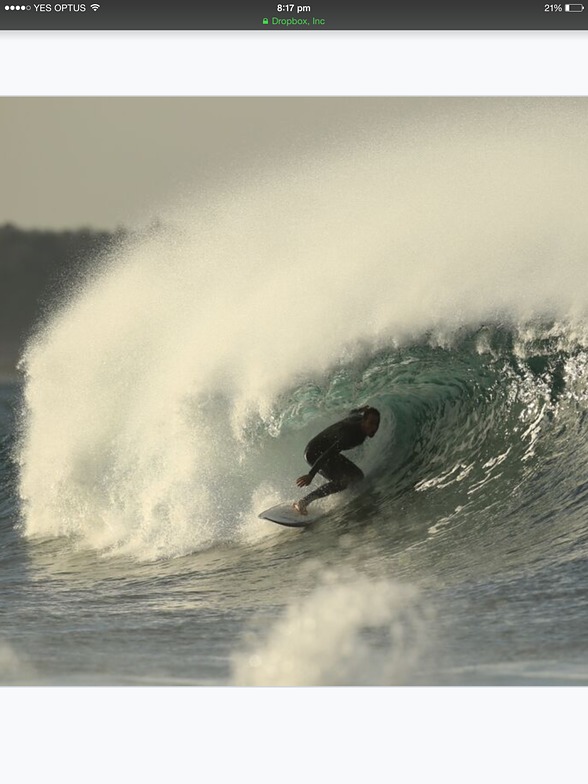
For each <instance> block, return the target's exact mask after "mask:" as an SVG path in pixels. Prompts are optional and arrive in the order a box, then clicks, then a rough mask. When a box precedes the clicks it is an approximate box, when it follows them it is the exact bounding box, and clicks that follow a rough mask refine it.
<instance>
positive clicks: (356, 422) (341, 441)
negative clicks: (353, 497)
mask: <svg viewBox="0 0 588 784" xmlns="http://www.w3.org/2000/svg"><path fill="white" fill-rule="evenodd" d="M361 420H362V414H361V413H359V414H356V413H352V414H351V415H350V416H348V417H347V418H346V419H342V420H341V421H340V422H336V423H335V424H334V425H331V426H330V427H327V428H326V429H325V430H323V431H322V432H321V433H319V434H318V436H315V437H314V438H313V439H312V441H309V443H308V445H307V447H306V449H305V451H304V457H305V459H306V462H307V463H308V464H309V465H310V466H311V469H310V471H309V472H308V475H309V476H310V478H311V479H312V478H313V477H314V475H315V474H317V473H319V474H320V475H321V476H324V477H325V479H328V480H329V481H328V482H327V484H326V485H322V486H321V487H319V488H318V489H317V490H314V491H313V492H312V493H310V494H309V495H307V496H306V497H305V498H303V499H302V500H303V502H304V503H305V504H310V503H311V501H315V500H316V499H317V498H324V497H325V496H327V495H331V494H332V493H339V492H341V490H345V488H346V487H347V486H348V485H350V484H351V483H352V482H359V481H360V480H361V479H363V471H361V470H360V469H359V468H358V467H357V466H356V465H354V463H352V462H351V460H348V459H347V458H346V457H343V455H341V454H340V452H341V451H342V450H345V449H353V448H354V447H356V446H359V445H360V444H363V442H364V441H365V439H366V438H367V436H366V434H365V433H364V432H363V430H362V429H361Z"/></svg>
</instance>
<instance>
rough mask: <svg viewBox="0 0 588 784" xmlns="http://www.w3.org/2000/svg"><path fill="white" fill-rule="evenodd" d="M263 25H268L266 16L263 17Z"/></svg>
mask: <svg viewBox="0 0 588 784" xmlns="http://www.w3.org/2000/svg"><path fill="white" fill-rule="evenodd" d="M263 23H264V24H269V19H268V18H267V16H264V18H263Z"/></svg>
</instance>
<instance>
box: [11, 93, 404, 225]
mask: <svg viewBox="0 0 588 784" xmlns="http://www.w3.org/2000/svg"><path fill="white" fill-rule="evenodd" d="M403 103H404V108H405V109H406V108H407V106H408V105H409V104H406V102H403ZM412 105H413V106H414V103H413V104H412ZM391 110H392V106H391V103H390V100H389V99H361V98H360V99H348V98H332V99H329V98H327V99H323V98H315V99H312V98H132V97H129V98H62V97H58V98H46V97H40V98H34V97H33V98H0V172H1V177H0V180H1V183H2V184H1V187H0V224H2V223H6V222H12V223H16V224H17V225H19V226H22V227H25V228H77V227H79V226H82V225H85V226H91V227H95V228H114V227H115V226H117V225H118V226H120V225H129V224H133V223H139V224H142V223H146V222H149V221H150V220H152V219H153V218H155V217H156V216H157V212H158V207H159V206H160V205H162V204H163V205H165V204H166V203H167V202H169V201H170V200H173V199H174V197H175V196H176V195H177V194H179V193H181V192H184V193H185V192H186V190H190V189H192V190H194V191H197V189H198V185H199V183H206V182H207V181H209V180H210V179H218V178H221V179H223V178H226V177H227V176H229V174H230V173H231V172H232V173H233V174H234V173H235V170H237V171H238V170H239V168H240V167H245V168H247V167H251V166H255V165H256V162H262V161H264V162H267V160H268V158H269V159H272V157H275V158H276V159H277V160H279V159H280V158H282V157H283V158H286V157H291V156H292V155H297V154H300V153H301V152H302V151H309V150H310V149H312V148H313V147H314V146H316V145H319V146H320V145H321V144H327V145H328V144H329V142H330V140H332V139H333V138H334V137H338V136H339V135H340V134H341V133H343V134H344V133H346V131H347V130H352V129H355V130H356V132H357V131H358V130H360V129H361V128H362V127H363V126H364V125H365V124H366V123H370V122H371V121H373V118H377V117H378V116H381V115H382V113H384V115H390V111H391ZM400 110H401V105H400V104H399V103H398V102H397V103H396V105H395V107H394V112H393V113H397V112H398V111H400Z"/></svg>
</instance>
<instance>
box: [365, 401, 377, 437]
mask: <svg viewBox="0 0 588 784" xmlns="http://www.w3.org/2000/svg"><path fill="white" fill-rule="evenodd" d="M379 427H380V412H379V411H378V409H377V408H372V407H371V406H366V407H365V408H364V409H363V416H362V418H361V429H362V430H363V432H364V433H365V434H366V436H367V437H368V438H373V437H374V436H375V435H376V433H377V432H378V428H379Z"/></svg>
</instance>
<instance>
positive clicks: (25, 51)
mask: <svg viewBox="0 0 588 784" xmlns="http://www.w3.org/2000/svg"><path fill="white" fill-rule="evenodd" d="M587 43H588V32H522V33H521V32H467V31H464V32H334V31H331V32H329V31H325V32H324V33H323V32H320V33H317V32H309V33H304V32H299V31H298V32H297V31H271V30H268V31H259V32H256V31H254V32H173V31H172V32H130V33H129V32H98V33H97V32H52V33H48V32H32V33H31V32H27V33H24V32H7V31H4V32H0V75H1V76H0V95H5V96H7V95H11V96H15V95H586V94H588V46H587Z"/></svg>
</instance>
